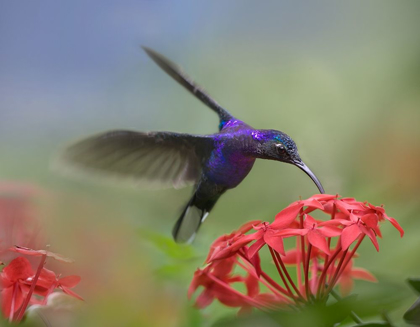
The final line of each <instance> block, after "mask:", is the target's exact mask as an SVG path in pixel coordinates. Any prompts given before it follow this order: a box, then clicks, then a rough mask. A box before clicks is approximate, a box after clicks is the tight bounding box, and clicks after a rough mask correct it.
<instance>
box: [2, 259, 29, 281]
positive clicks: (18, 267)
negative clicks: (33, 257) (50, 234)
mask: <svg viewBox="0 0 420 327" xmlns="http://www.w3.org/2000/svg"><path fill="white" fill-rule="evenodd" d="M2 274H4V275H6V276H7V278H8V279H9V280H10V281H11V282H15V281H17V280H18V279H23V280H24V279H27V278H29V277H31V276H33V275H34V274H35V273H34V271H33V270H32V267H31V264H30V263H29V260H28V259H26V258H24V257H17V258H15V259H13V260H12V261H11V262H10V263H9V264H8V265H7V266H6V267H4V269H3V272H2Z"/></svg>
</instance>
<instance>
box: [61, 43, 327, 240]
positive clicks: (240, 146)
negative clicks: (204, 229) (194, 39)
mask: <svg viewBox="0 0 420 327" xmlns="http://www.w3.org/2000/svg"><path fill="white" fill-rule="evenodd" d="M142 48H143V49H144V51H145V52H146V53H147V55H148V56H149V57H150V58H151V59H152V60H153V61H154V62H155V63H156V64H157V65H158V66H159V67H160V68H161V69H162V70H163V71H165V72H166V73H167V74H168V75H169V76H171V77H172V78H173V79H174V80H175V81H177V82H178V83H179V84H181V85H182V86H183V87H184V88H185V89H187V90H188V91H189V92H190V93H192V95H194V96H195V97H196V98H198V99H199V100H200V101H201V102H202V103H204V104H205V105H206V106H208V107H209V108H210V109H212V110H213V111H215V112H216V113H217V115H218V116H219V120H220V123H219V131H218V132H217V133H214V134H211V135H192V134H184V133H172V132H138V131H129V130H114V131H108V132H104V133H100V134H97V135H93V136H91V137H88V138H86V139H83V140H81V141H79V142H76V143H75V144H73V145H70V146H69V147H67V148H66V149H65V150H64V151H63V153H62V154H61V159H62V160H64V162H65V163H68V164H70V165H71V166H72V167H73V168H76V169H78V170H79V171H82V172H85V173H88V174H89V175H97V174H98V173H99V174H100V175H102V176H105V175H107V176H114V177H117V178H118V179H119V180H124V179H125V180H128V181H132V182H134V183H138V184H145V185H149V186H156V187H168V186H169V187H174V188H180V187H183V186H187V185H194V189H193V195H192V197H191V199H190V200H189V201H188V202H187V204H186V205H185V207H184V209H183V211H182V213H181V215H180V217H179V218H178V220H177V221H176V223H175V226H174V227H173V230H172V235H173V237H174V240H175V241H176V242H178V243H191V242H192V241H193V240H194V238H195V236H196V234H197V231H198V229H199V227H200V225H201V224H202V223H203V222H204V220H205V219H206V217H207V216H208V214H209V213H210V211H211V210H212V208H213V207H214V205H215V203H216V202H217V200H218V199H219V198H220V196H221V195H223V193H225V192H226V191H227V190H229V189H233V188H235V187H236V186H238V185H239V184H240V183H241V182H242V181H243V180H244V178H245V177H246V176H247V175H248V173H249V172H250V171H251V169H252V167H253V165H254V163H255V160H256V159H268V160H276V161H280V162H284V163H288V164H292V165H294V166H296V167H298V168H300V169H301V170H303V171H304V172H305V173H306V174H307V175H308V176H309V177H310V178H311V179H312V181H313V182H314V183H315V184H316V186H317V187H318V189H319V191H320V193H324V189H323V187H322V185H321V183H320V181H319V180H318V178H317V177H316V176H315V174H314V173H313V172H312V171H311V170H310V169H309V168H308V167H307V166H306V165H305V163H304V162H303V161H302V159H301V158H300V156H299V153H298V150H297V147H296V144H295V142H294V141H293V140H292V138H291V137H290V136H288V135H287V134H286V133H284V132H281V131H277V130H271V129H254V128H252V127H251V126H250V125H248V124H246V123H245V122H243V121H241V120H239V119H237V118H236V117H234V116H232V115H231V114H230V113H229V112H228V111H227V110H226V109H224V108H223V107H222V106H220V105H219V104H218V103H217V102H216V101H215V100H214V99H213V98H212V97H211V96H210V95H209V94H208V93H207V92H206V91H205V90H204V89H203V88H202V87H200V86H199V85H198V84H196V83H195V82H194V81H193V80H192V79H191V78H190V77H189V76H188V75H187V74H186V73H184V71H183V70H182V68H181V67H179V66H178V65H176V64H175V63H173V62H172V61H170V60H169V59H168V58H166V57H165V56H163V55H162V54H160V53H158V52H156V51H154V50H152V49H150V48H148V47H144V46H143V47H142Z"/></svg>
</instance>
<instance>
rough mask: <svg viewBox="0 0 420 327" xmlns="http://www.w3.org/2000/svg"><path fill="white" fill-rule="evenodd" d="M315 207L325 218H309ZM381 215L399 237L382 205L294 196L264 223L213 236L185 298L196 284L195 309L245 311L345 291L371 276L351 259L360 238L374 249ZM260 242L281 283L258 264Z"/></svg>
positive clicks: (379, 234) (276, 306)
mask: <svg viewBox="0 0 420 327" xmlns="http://www.w3.org/2000/svg"><path fill="white" fill-rule="evenodd" d="M316 211H318V213H317V215H315V212H316ZM319 213H320V214H321V215H323V216H324V217H325V218H324V219H318V218H317V219H315V218H314V217H318V216H319ZM384 220H388V221H390V222H391V224H392V225H393V226H394V227H395V228H396V229H397V230H398V231H399V232H400V235H401V237H402V236H403V234H404V231H403V229H402V228H401V226H400V225H399V224H398V222H397V221H396V220H395V219H394V218H391V217H389V216H388V215H387V214H386V213H385V210H384V208H383V207H382V206H380V207H378V206H374V205H372V204H370V203H367V202H359V201H356V200H355V199H353V198H340V196H338V195H329V194H316V195H314V196H312V197H310V198H309V199H306V200H299V201H296V202H294V203H292V204H290V205H289V206H288V207H286V208H285V209H284V210H282V211H281V212H279V213H278V214H277V215H276V217H275V219H274V222H272V223H271V224H270V223H268V222H261V221H252V222H249V223H246V224H244V225H243V226H241V227H240V228H239V229H238V230H237V231H234V232H232V233H231V234H229V235H223V236H221V237H219V238H218V239H217V240H216V241H215V242H214V243H213V244H212V246H211V248H210V252H209V255H208V257H207V260H206V263H207V266H206V267H205V268H204V269H198V270H197V271H196V273H195V274H194V278H193V280H192V283H191V286H190V289H189V291H188V295H189V297H191V296H192V295H193V294H194V293H195V292H196V291H197V289H198V288H199V286H202V291H201V293H200V294H199V295H198V296H197V298H196V305H197V306H198V307H199V308H204V307H206V306H208V305H209V304H210V303H211V302H212V301H213V300H215V299H216V300H218V301H219V302H221V303H223V304H225V305H227V306H230V307H239V308H241V310H240V312H244V311H248V310H250V309H251V308H253V307H254V308H258V309H262V310H264V309H273V308H278V307H282V306H284V307H285V306H288V305H290V304H293V303H295V304H296V305H298V306H301V305H302V304H304V303H306V302H310V301H313V300H314V299H320V300H321V299H325V298H326V297H327V296H328V295H329V293H330V291H331V290H332V289H333V288H334V286H335V285H337V284H338V285H340V289H341V291H342V292H343V293H344V294H348V293H349V292H350V291H351V289H352V287H353V279H363V280H367V281H376V279H375V277H374V276H373V275H372V274H371V273H369V272H368V271H367V270H365V269H362V268H353V259H354V258H355V257H356V250H357V249H358V247H359V246H360V244H361V242H362V241H363V239H364V238H365V236H368V238H369V239H370V240H371V241H372V243H373V244H374V246H375V248H376V249H377V250H378V251H379V244H378V241H377V237H381V235H382V234H381V231H380V227H379V222H381V221H384ZM285 238H294V239H295V242H293V243H294V244H295V246H294V248H292V249H289V250H288V251H285V249H284V245H283V239H285ZM265 245H267V248H268V250H269V253H270V255H271V258H272V260H273V263H274V265H275V267H276V270H277V272H278V274H279V276H280V280H281V283H278V282H277V281H276V280H278V278H277V277H274V276H273V277H272V276H269V275H268V274H267V273H266V272H264V270H263V269H262V267H261V263H260V256H259V251H261V250H262V249H263V248H264V247H265ZM286 265H287V266H288V267H289V268H288V267H286ZM291 268H292V270H291ZM241 271H242V272H241ZM292 271H293V273H296V278H295V279H292V277H291V272H292ZM236 284H243V285H244V287H243V289H245V290H246V292H245V293H243V292H240V291H238V289H241V288H237V287H236V286H235V285H236ZM260 286H264V287H260ZM262 289H264V290H265V291H264V292H262V291H261V290H262Z"/></svg>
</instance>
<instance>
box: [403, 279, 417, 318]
mask: <svg viewBox="0 0 420 327" xmlns="http://www.w3.org/2000/svg"><path fill="white" fill-rule="evenodd" d="M408 283H409V284H410V286H411V287H412V288H413V289H414V290H415V291H416V292H417V293H418V294H420V278H409V279H408ZM404 320H405V321H406V322H407V323H409V324H412V325H416V326H419V325H420V298H418V299H417V300H416V302H415V303H414V304H413V305H412V306H411V307H410V309H408V310H407V312H406V313H405V314H404Z"/></svg>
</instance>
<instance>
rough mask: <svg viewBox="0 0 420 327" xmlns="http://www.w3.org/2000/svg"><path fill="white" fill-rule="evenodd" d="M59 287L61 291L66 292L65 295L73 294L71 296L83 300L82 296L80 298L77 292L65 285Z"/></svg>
mask: <svg viewBox="0 0 420 327" xmlns="http://www.w3.org/2000/svg"><path fill="white" fill-rule="evenodd" d="M60 288H61V289H62V291H63V292H64V293H66V294H67V295H70V296H73V297H75V298H76V299H79V300H82V301H84V300H83V298H82V297H81V296H80V295H79V294H77V293H75V292H73V291H72V290H71V289H69V288H67V287H65V286H60Z"/></svg>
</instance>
